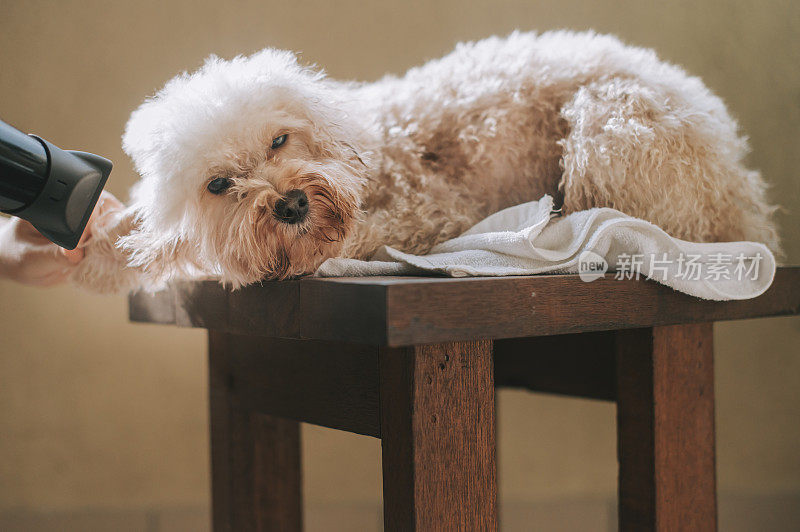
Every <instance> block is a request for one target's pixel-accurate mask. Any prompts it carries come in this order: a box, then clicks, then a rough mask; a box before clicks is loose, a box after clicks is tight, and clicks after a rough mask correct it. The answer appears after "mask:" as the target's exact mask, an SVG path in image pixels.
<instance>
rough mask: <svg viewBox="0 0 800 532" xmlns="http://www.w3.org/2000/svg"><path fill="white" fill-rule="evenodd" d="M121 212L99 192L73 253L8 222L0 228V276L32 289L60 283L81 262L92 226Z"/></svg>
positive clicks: (118, 204) (27, 225)
mask: <svg viewBox="0 0 800 532" xmlns="http://www.w3.org/2000/svg"><path fill="white" fill-rule="evenodd" d="M122 208H123V205H122V203H121V202H120V201H119V200H118V199H117V198H115V197H114V196H113V195H112V194H111V193H110V192H106V191H103V193H102V194H101V195H100V198H99V199H98V200H97V205H95V208H94V211H92V216H91V217H90V218H89V222H88V223H87V224H86V229H85V230H84V231H83V235H81V239H80V241H79V243H78V246H77V247H76V248H75V249H73V250H67V249H64V248H61V247H59V246H57V245H55V244H53V243H52V242H50V241H49V240H48V239H47V238H46V237H44V236H42V235H41V234H40V233H39V231H37V230H36V229H35V228H34V227H33V225H31V224H30V223H29V222H26V221H25V220H21V219H19V218H11V219H10V220H8V221H6V223H4V224H2V225H0V276H1V277H7V278H9V279H11V280H14V281H17V282H20V283H24V284H29V285H35V286H51V285H54V284H58V283H60V282H63V281H64V280H65V279H66V278H67V276H68V275H69V273H70V271H71V270H72V268H73V267H74V266H75V265H76V264H78V263H79V262H80V261H81V259H83V256H84V250H83V248H84V247H85V245H86V243H87V241H88V240H89V239H90V238H91V237H92V230H93V228H94V227H95V225H96V224H98V223H102V220H103V218H104V217H105V215H107V214H108V213H110V212H114V211H118V210H121V209H122Z"/></svg>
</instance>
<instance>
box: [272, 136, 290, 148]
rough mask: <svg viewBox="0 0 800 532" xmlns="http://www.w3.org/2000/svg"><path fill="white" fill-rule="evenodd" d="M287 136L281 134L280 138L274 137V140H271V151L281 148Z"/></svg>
mask: <svg viewBox="0 0 800 532" xmlns="http://www.w3.org/2000/svg"><path fill="white" fill-rule="evenodd" d="M287 136H288V135H286V134H283V135H281V136H280V137H275V138H274V139H272V149H273V150H274V149H275V148H280V147H281V146H283V143H284V142H286V137H287Z"/></svg>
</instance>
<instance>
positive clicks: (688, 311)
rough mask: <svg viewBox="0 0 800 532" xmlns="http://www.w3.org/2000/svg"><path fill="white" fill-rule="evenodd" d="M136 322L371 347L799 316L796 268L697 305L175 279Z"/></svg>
mask: <svg viewBox="0 0 800 532" xmlns="http://www.w3.org/2000/svg"><path fill="white" fill-rule="evenodd" d="M129 306H130V319H131V320H132V321H136V322H147V323H161V324H171V325H178V326H183V327H202V328H206V329H214V330H219V331H224V332H231V333H238V334H247V335H255V336H272V337H283V338H307V339H316V340H334V341H344V342H355V343H368V344H375V345H389V346H400V345H411V344H420V343H435V342H448V341H457V340H472V339H479V338H492V339H496V338H517V337H526V336H545V335H553V334H569V333H580V332H589V331H601V330H612V329H630V328H637V327H651V326H657V325H669V324H676V323H693V322H706V321H720V320H735V319H746V318H758V317H766V316H780V315H787V314H798V313H800V267H798V266H792V267H783V268H779V269H778V272H777V274H776V275H775V281H774V283H773V285H772V286H771V287H770V289H769V290H768V291H767V292H766V293H764V294H763V295H761V296H759V297H757V298H755V299H750V300H745V301H725V302H716V301H706V300H701V299H697V298H694V297H691V296H688V295H685V294H682V293H679V292H675V291H674V290H672V289H670V288H668V287H666V286H662V285H660V284H657V283H655V282H652V281H645V280H639V281H636V280H624V281H623V280H615V279H614V277H613V276H612V275H606V276H605V277H603V278H601V279H598V280H596V281H594V282H591V283H586V282H583V281H582V280H581V279H580V278H579V277H578V276H577V275H537V276H528V277H474V278H463V279H452V278H440V277H348V278H327V279H321V278H305V279H300V280H296V281H279V282H265V283H262V284H260V285H251V286H248V287H245V288H242V289H240V290H237V291H233V292H232V291H230V290H227V289H225V288H223V287H222V286H220V285H219V284H218V283H217V282H215V281H192V282H178V283H175V284H173V285H171V286H170V287H169V288H168V289H166V290H164V291H161V292H157V293H155V294H145V293H137V294H132V295H131V296H130V297H129Z"/></svg>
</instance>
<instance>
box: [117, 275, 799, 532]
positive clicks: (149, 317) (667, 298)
mask: <svg viewBox="0 0 800 532" xmlns="http://www.w3.org/2000/svg"><path fill="white" fill-rule="evenodd" d="M798 312H800V268H798V267H792V268H781V269H779V271H778V273H777V276H776V278H775V282H774V284H773V286H772V287H771V288H770V290H769V291H768V292H767V293H765V294H764V295H762V296H760V297H758V298H756V299H753V300H749V301H732V302H723V303H720V302H710V301H702V300H698V299H694V298H692V297H689V296H686V295H683V294H680V293H677V292H674V291H672V290H670V289H669V288H666V287H663V286H660V285H658V284H656V283H653V282H649V281H634V280H627V281H620V280H615V279H614V278H613V277H612V276H610V275H609V276H606V277H604V278H601V279H598V280H596V281H594V282H592V283H585V282H582V281H581V280H580V279H579V278H578V277H577V276H572V275H557V276H536V277H506V278H472V279H443V278H414V277H393V278H388V277H387V278H374V277H373V278H342V279H303V280H299V281H284V282H274V283H264V284H263V285H256V286H250V287H247V288H244V289H242V290H239V291H237V292H228V291H226V290H224V289H223V288H221V287H220V286H219V285H217V284H216V283H214V282H211V281H203V282H194V283H178V284H175V285H173V286H171V287H170V289H168V290H166V291H163V292H159V293H157V294H153V295H145V294H136V295H132V296H131V297H130V317H131V319H132V320H133V321H140V322H149V323H163V324H171V325H178V326H188V327H202V328H206V329H208V330H209V366H210V371H209V375H210V377H209V393H210V405H211V456H212V496H213V522H214V530H216V531H235V532H241V531H247V530H281V531H283V530H300V529H301V528H302V500H301V474H300V430H299V422H307V423H314V424H317V425H322V426H326V427H332V428H335V429H339V430H346V431H349V432H354V433H357V434H363V435H366V436H373V437H376V438H380V439H381V445H382V452H383V457H382V460H383V493H384V522H385V529H386V530H387V531H395V530H402V531H405V530H425V531H427V530H494V529H496V528H497V473H496V469H497V468H496V447H495V388H496V387H497V386H513V387H524V388H528V389H531V390H535V391H542V392H552V393H558V394H565V395H573V396H580V397H590V398H595V399H602V400H609V401H616V404H617V434H618V456H619V523H620V529H621V530H635V531H640V530H679V529H680V530H714V529H715V528H716V493H715V491H716V490H715V466H714V372H713V355H712V328H711V326H712V322H714V321H719V320H731V319H746V318H755V317H763V316H779V315H786V314H797V313H798Z"/></svg>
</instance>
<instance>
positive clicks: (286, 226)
mask: <svg viewBox="0 0 800 532" xmlns="http://www.w3.org/2000/svg"><path fill="white" fill-rule="evenodd" d="M341 94H343V91H342V90H341V89H340V88H339V86H338V85H337V84H336V83H335V82H332V81H328V80H326V79H325V78H324V75H323V74H322V73H320V72H318V71H315V70H312V69H310V68H306V67H303V66H300V65H299V64H298V63H297V61H296V59H295V57H294V55H293V54H291V53H288V52H283V51H277V50H272V49H267V50H264V51H262V52H259V53H257V54H255V55H252V56H250V57H237V58H235V59H233V60H231V61H223V60H220V59H218V58H216V57H211V58H209V59H208V60H207V61H206V63H205V65H204V66H203V67H202V68H201V69H199V70H198V71H197V72H195V73H192V74H186V73H184V74H181V75H179V76H177V77H176V78H174V79H173V80H171V81H170V82H169V83H167V85H166V86H165V87H164V88H163V89H162V90H161V91H159V92H158V93H157V94H156V95H155V96H154V97H153V98H151V99H149V100H147V101H146V102H145V103H144V104H142V106H141V107H139V109H137V110H136V111H135V112H134V113H133V114H132V115H131V119H130V121H129V122H128V125H127V128H126V131H125V135H124V137H123V147H124V149H125V151H126V152H127V153H128V154H129V155H130V156H131V158H132V159H133V161H134V164H135V166H136V169H137V171H138V172H139V173H140V174H141V180H140V181H139V183H137V185H136V186H135V188H134V190H133V197H132V200H133V206H134V208H135V211H136V216H137V224H138V229H137V230H136V231H135V232H134V233H132V234H131V235H130V236H128V237H125V238H123V239H121V240H120V245H121V246H122V247H123V248H125V249H127V251H128V252H129V254H130V255H131V257H132V263H133V264H134V265H136V266H141V267H145V268H151V269H159V270H164V269H166V270H170V269H173V270H174V269H176V268H182V267H183V266H185V264H183V263H191V264H194V265H198V266H199V267H200V268H202V269H204V270H207V271H208V270H213V271H215V272H216V273H218V274H219V275H220V276H221V277H222V280H223V281H224V282H226V283H230V284H232V285H234V286H240V285H242V284H246V283H251V282H255V281H258V280H261V279H285V278H287V277H293V276H298V275H302V274H306V273H311V272H313V271H314V270H315V269H316V268H317V266H319V264H320V263H321V262H322V261H324V260H325V259H326V258H328V257H331V256H335V255H336V254H337V252H338V251H339V249H340V248H341V245H342V242H343V240H344V239H345V238H346V236H347V235H348V232H349V231H350V229H351V227H352V225H353V223H354V220H355V219H356V218H357V216H358V213H359V198H360V194H361V190H362V187H363V185H364V180H365V170H366V168H365V159H366V158H367V156H368V155H367V153H366V152H365V151H364V146H363V142H362V139H363V136H364V132H363V129H362V128H361V127H360V126H359V125H358V123H357V121H356V120H354V117H353V111H352V110H350V109H348V106H349V105H350V104H349V103H348V102H347V101H344V100H343V99H342V98H341V97H340V95H341ZM159 262H161V264H156V263H159Z"/></svg>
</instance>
